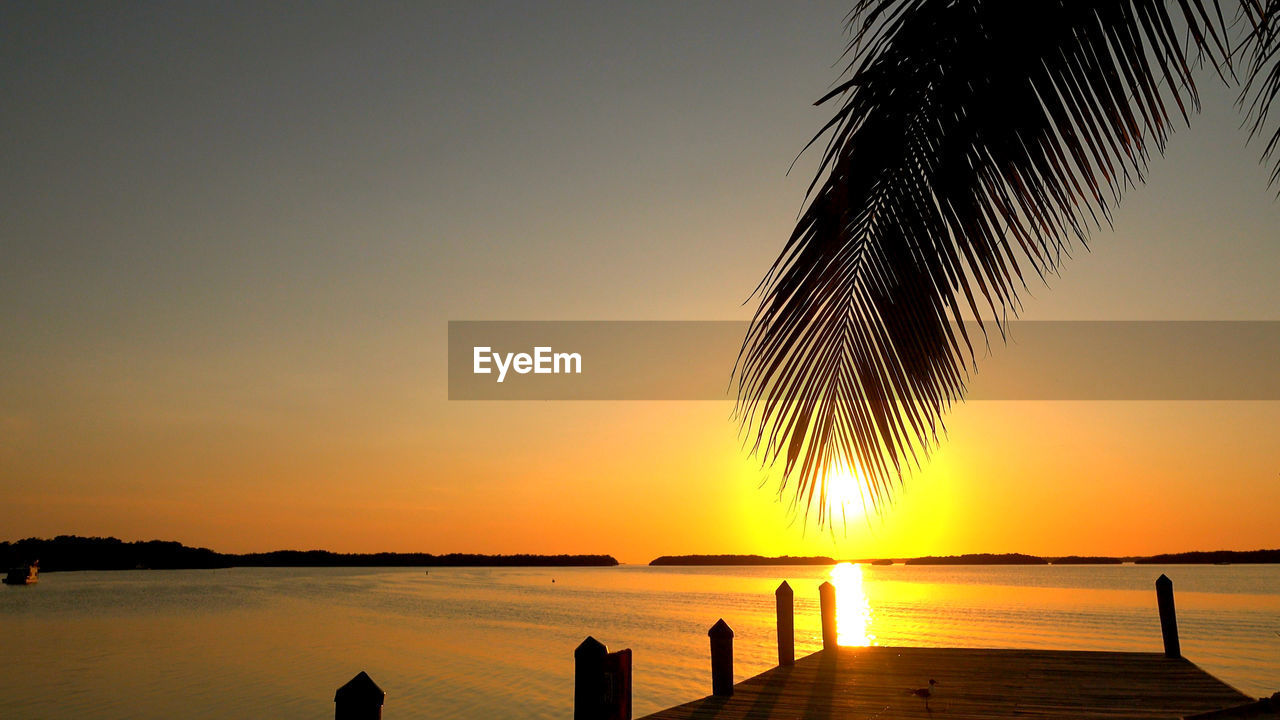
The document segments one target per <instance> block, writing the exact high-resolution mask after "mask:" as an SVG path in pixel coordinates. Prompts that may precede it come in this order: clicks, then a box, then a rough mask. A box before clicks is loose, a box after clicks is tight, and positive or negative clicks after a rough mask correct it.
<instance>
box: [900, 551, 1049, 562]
mask: <svg viewBox="0 0 1280 720" xmlns="http://www.w3.org/2000/svg"><path fill="white" fill-rule="evenodd" d="M906 564H907V565H1048V564H1049V561H1048V560H1045V559H1044V558H1042V557H1036V556H1035V555H1023V554H1022V553H1005V554H1003V555H994V554H992V553H971V554H968V555H945V556H941V557H939V556H936V555H929V556H926V557H918V558H909V559H908V560H907V561H906Z"/></svg>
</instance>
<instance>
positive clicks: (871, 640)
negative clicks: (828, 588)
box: [831, 562, 876, 647]
mask: <svg viewBox="0 0 1280 720" xmlns="http://www.w3.org/2000/svg"><path fill="white" fill-rule="evenodd" d="M831 584H832V585H835V586H836V643H837V644H840V645H849V646H853V647H867V646H869V645H875V644H876V636H875V635H872V634H871V603H870V602H868V601H867V594H866V592H865V591H864V590H863V588H862V566H861V565H854V564H853V563H847V562H842V563H840V564H838V565H836V566H835V567H833V568H831Z"/></svg>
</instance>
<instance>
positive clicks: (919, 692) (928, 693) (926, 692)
mask: <svg viewBox="0 0 1280 720" xmlns="http://www.w3.org/2000/svg"><path fill="white" fill-rule="evenodd" d="M937 684H938V681H937V680H934V679H933V678H929V687H923V688H916V689H915V690H908V691H907V694H908V695H915V696H916V697H918V698H924V709H925V710H928V711H929V712H933V710H932V709H931V708H930V707H929V698H931V697H933V688H934V686H936V685H937Z"/></svg>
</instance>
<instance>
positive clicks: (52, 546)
mask: <svg viewBox="0 0 1280 720" xmlns="http://www.w3.org/2000/svg"><path fill="white" fill-rule="evenodd" d="M32 560H39V561H40V570H41V572H57V571H66V570H135V569H151V570H205V569H217V568H229V567H611V566H614V565H617V564H618V561H617V560H616V559H614V558H613V556H611V555H530V554H518V555H480V554H472V553H449V554H446V555H432V554H429V553H390V552H383V553H335V552H330V551H328V550H275V551H272V552H264V553H244V554H234V553H219V552H216V551H214V550H210V549H208V548H193V547H187V546H186V545H183V544H182V543H178V542H172V541H161V540H149V541H138V542H124V541H123V540H119V539H117V538H113V537H107V538H102V537H80V536H77V535H59V536H58V537H55V538H53V539H51V540H46V539H42V538H27V539H25V540H18V541H17V542H13V543H9V542H0V566H3V567H11V566H16V565H20V564H22V563H26V562H30V561H32Z"/></svg>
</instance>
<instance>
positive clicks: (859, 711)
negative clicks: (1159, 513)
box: [648, 647, 1252, 720]
mask: <svg viewBox="0 0 1280 720" xmlns="http://www.w3.org/2000/svg"><path fill="white" fill-rule="evenodd" d="M930 679H934V680H937V685H936V686H934V689H933V695H932V697H931V698H930V699H929V706H928V708H927V709H926V707H925V701H924V699H923V698H921V697H917V696H916V695H914V694H912V690H914V689H916V688H923V687H928V684H929V680H930ZM1251 699H1252V698H1249V697H1247V696H1245V695H1243V694H1242V693H1240V692H1239V691H1237V690H1235V689H1234V688H1232V687H1230V686H1229V685H1227V684H1226V683H1224V682H1222V681H1221V680H1218V679H1217V678H1215V677H1213V676H1212V675H1210V674H1209V673H1207V672H1205V671H1203V670H1201V669H1200V668H1198V667H1196V665H1194V664H1193V663H1191V662H1190V661H1188V660H1186V659H1184V658H1170V657H1166V656H1165V655H1164V653H1133V652H1073V651H1052V650H972V649H959V648H924V647H857V648H854V647H839V648H834V649H832V650H824V651H819V652H817V653H814V654H813V655H810V656H808V657H806V658H802V659H799V660H797V661H796V663H795V665H791V666H785V665H783V666H779V667H775V668H773V669H772V670H769V671H767V672H764V673H761V674H760V675H757V676H756V677H753V678H751V679H749V680H746V681H744V682H741V683H738V684H736V685H734V686H733V694H732V695H711V696H709V697H706V698H703V699H701V700H695V701H693V702H690V703H685V704H684V705H679V706H677V707H674V708H670V709H668V710H663V711H661V712H658V713H655V714H653V715H649V716H648V720H711V719H712V718H715V719H717V720H737V719H739V718H744V719H751V720H774V719H783V718H786V719H793V720H801V719H804V720H827V719H829V718H830V719H832V720H834V719H836V718H839V719H840V720H846V719H847V720H872V719H875V720H902V719H904V718H929V719H930V720H990V719H992V718H1039V719H1043V720H1049V719H1051V718H1073V719H1074V720H1082V719H1084V718H1107V719H1108V720H1116V719H1118V718H1166V719H1168V718H1181V717H1185V716H1188V715H1193V714H1196V713H1201V712H1207V711H1212V710H1219V709H1221V708H1225V707H1230V706H1233V705H1239V704H1242V703H1247V702H1249V701H1250V700H1251Z"/></svg>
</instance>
